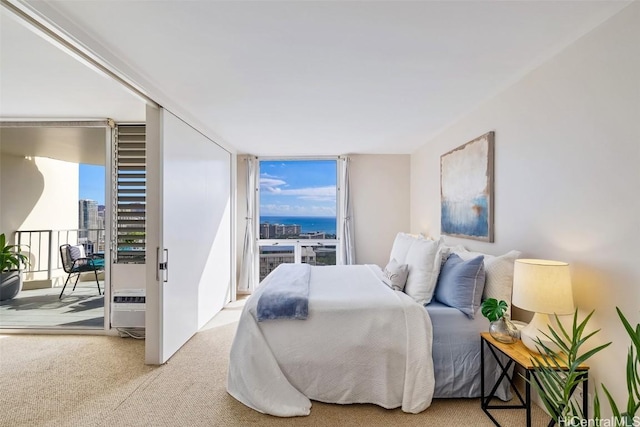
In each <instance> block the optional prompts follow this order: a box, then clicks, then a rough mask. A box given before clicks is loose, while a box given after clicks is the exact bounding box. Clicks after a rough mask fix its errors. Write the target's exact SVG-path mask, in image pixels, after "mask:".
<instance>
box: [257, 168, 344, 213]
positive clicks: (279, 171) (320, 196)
mask: <svg viewBox="0 0 640 427" xmlns="http://www.w3.org/2000/svg"><path fill="white" fill-rule="evenodd" d="M336 167H337V161H335V160H303V161H300V160H287V161H282V160H280V161H261V162H260V216H324V217H335V216H336V187H337V185H336V182H337V173H336Z"/></svg>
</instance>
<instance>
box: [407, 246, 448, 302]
mask: <svg viewBox="0 0 640 427" xmlns="http://www.w3.org/2000/svg"><path fill="white" fill-rule="evenodd" d="M441 246H442V239H441V240H428V239H415V240H414V241H413V244H412V245H411V246H410V247H409V251H408V252H407V257H406V259H405V261H404V263H405V264H407V265H409V277H408V278H407V284H406V285H405V287H404V292H405V293H406V294H407V295H409V296H410V297H411V298H413V299H414V300H415V301H416V302H417V303H418V304H422V305H425V304H428V303H429V302H430V301H431V298H432V297H433V291H434V290H435V288H436V283H437V282H438V274H439V273H440V265H441V258H442V255H441Z"/></svg>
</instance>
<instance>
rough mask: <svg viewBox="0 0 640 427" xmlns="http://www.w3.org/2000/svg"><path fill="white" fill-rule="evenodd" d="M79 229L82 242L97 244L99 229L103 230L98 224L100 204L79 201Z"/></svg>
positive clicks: (92, 201)
mask: <svg viewBox="0 0 640 427" xmlns="http://www.w3.org/2000/svg"><path fill="white" fill-rule="evenodd" d="M78 228H79V229H80V231H79V232H78V239H79V240H80V241H84V242H97V240H98V231H97V229H99V228H101V227H100V225H99V223H98V202H96V201H95V200H89V199H83V200H80V201H78ZM88 230H91V231H88Z"/></svg>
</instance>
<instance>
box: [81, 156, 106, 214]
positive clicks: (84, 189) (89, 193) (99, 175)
mask: <svg viewBox="0 0 640 427" xmlns="http://www.w3.org/2000/svg"><path fill="white" fill-rule="evenodd" d="M104 193H105V187H104V166H95V165H84V164H81V165H80V199H91V200H95V201H96V202H98V204H99V205H104Z"/></svg>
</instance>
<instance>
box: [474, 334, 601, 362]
mask: <svg viewBox="0 0 640 427" xmlns="http://www.w3.org/2000/svg"><path fill="white" fill-rule="evenodd" d="M480 336H481V337H482V339H484V340H485V341H487V342H488V343H490V344H491V345H492V346H494V347H496V348H497V349H498V350H500V351H502V352H503V353H504V354H506V355H507V356H509V357H510V358H511V359H513V361H514V362H516V363H517V364H518V365H520V366H522V367H523V368H525V369H528V370H530V369H533V368H535V366H534V364H533V362H532V361H531V359H532V358H535V359H536V360H538V361H541V363H542V364H543V365H544V363H545V362H544V359H543V358H542V356H541V355H540V354H538V353H534V352H533V351H531V350H529V349H528V348H527V347H525V345H524V344H523V343H522V340H518V341H516V342H515V343H513V344H505V343H501V342H500V341H497V340H495V339H494V338H493V337H492V336H491V334H490V333H489V332H481V333H480ZM563 356H564V355H563ZM557 360H558V364H559V365H560V368H562V369H567V364H566V363H565V362H564V361H563V360H566V357H561V358H560V359H557ZM554 366H555V365H554ZM588 369H589V366H588V365H586V364H584V363H583V364H581V365H580V366H578V369H577V370H578V371H586V370H588Z"/></svg>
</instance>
